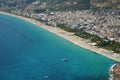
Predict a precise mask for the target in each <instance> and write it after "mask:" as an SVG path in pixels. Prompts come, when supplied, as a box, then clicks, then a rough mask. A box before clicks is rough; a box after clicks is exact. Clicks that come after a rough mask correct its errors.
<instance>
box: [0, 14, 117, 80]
mask: <svg viewBox="0 0 120 80" xmlns="http://www.w3.org/2000/svg"><path fill="white" fill-rule="evenodd" d="M63 58H66V59H68V61H66V62H63V61H62V59H63ZM114 63H116V62H115V61H113V60H111V59H109V58H106V57H104V56H101V55H99V54H95V53H93V52H91V51H89V50H86V49H84V48H81V47H79V46H76V45H74V44H72V43H71V42H68V41H66V40H65V39H63V38H61V37H59V36H57V35H55V34H53V33H50V32H49V31H47V30H44V29H42V28H40V27H37V26H36V25H34V24H32V23H29V22H26V21H24V20H21V19H18V18H15V17H11V16H7V15H3V14H1V15H0V80H105V79H106V78H108V77H109V73H108V72H109V68H110V67H111V65H113V64H114ZM44 76H48V79H44Z"/></svg>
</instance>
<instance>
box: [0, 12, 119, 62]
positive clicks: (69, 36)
mask: <svg viewBox="0 0 120 80" xmlns="http://www.w3.org/2000/svg"><path fill="white" fill-rule="evenodd" d="M0 14H6V15H10V16H14V17H17V18H21V19H23V20H26V21H28V22H30V23H33V24H35V25H37V26H39V27H41V28H44V29H46V30H48V31H50V32H52V33H55V34H56V35H58V36H60V37H62V38H64V39H66V40H68V41H70V42H72V43H74V44H75V45H78V46H80V47H83V48H85V49H88V50H90V51H93V52H95V53H96V54H100V55H103V56H106V57H108V58H111V59H113V60H115V61H118V62H120V55H119V54H116V53H113V52H112V51H109V50H105V49H103V48H98V47H97V46H92V45H90V41H89V40H86V39H82V38H80V37H78V36H76V35H74V33H71V32H67V31H65V30H62V29H60V28H58V27H53V26H47V25H45V24H43V23H41V22H39V21H37V20H34V19H31V18H26V17H22V16H18V15H15V14H10V13H6V12H0Z"/></svg>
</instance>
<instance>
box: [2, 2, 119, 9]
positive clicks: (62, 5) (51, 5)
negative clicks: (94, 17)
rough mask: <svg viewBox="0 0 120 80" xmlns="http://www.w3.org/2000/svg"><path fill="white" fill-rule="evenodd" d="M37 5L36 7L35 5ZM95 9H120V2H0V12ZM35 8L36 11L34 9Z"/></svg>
mask: <svg viewBox="0 0 120 80" xmlns="http://www.w3.org/2000/svg"><path fill="white" fill-rule="evenodd" d="M36 4H37V5H36ZM91 6H93V7H95V8H100V9H103V8H104V9H105V8H110V9H112V8H120V0H0V10H6V11H12V10H24V9H28V8H29V9H31V10H33V9H35V10H38V11H40V10H41V9H42V10H46V9H48V10H57V11H58V10H60V11H66V10H84V9H90V8H91ZM36 8H37V9H36Z"/></svg>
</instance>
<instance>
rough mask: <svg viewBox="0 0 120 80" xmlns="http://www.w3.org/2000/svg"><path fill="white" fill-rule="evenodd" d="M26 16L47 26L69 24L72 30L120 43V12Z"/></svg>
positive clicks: (45, 13) (48, 13) (46, 13)
mask: <svg viewBox="0 0 120 80" xmlns="http://www.w3.org/2000/svg"><path fill="white" fill-rule="evenodd" d="M21 14H22V15H24V16H27V17H31V18H34V19H36V20H40V21H43V22H44V23H45V24H47V25H52V26H56V27H57V26H58V25H59V24H67V26H68V27H70V28H73V29H74V28H76V29H79V30H81V29H82V30H84V31H86V32H88V33H90V34H97V35H98V36H99V37H101V38H103V37H108V38H109V39H110V40H116V41H120V12H119V11H107V12H106V11H96V12H94V11H92V10H78V11H63V12H61V11H55V12H53V11H52V12H44V13H30V14H28V13H21Z"/></svg>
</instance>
